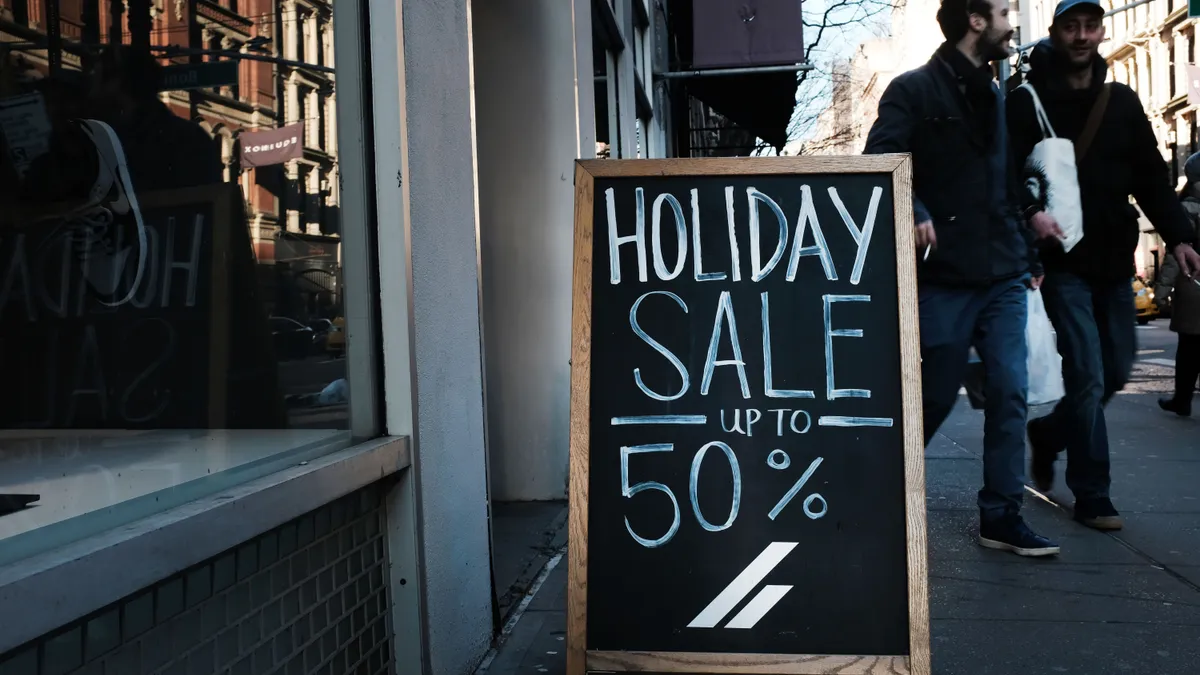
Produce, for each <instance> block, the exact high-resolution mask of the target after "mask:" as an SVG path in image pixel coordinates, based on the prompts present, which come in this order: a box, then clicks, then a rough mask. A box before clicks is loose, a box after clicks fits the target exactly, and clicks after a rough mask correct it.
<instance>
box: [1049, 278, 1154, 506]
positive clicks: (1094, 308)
mask: <svg viewBox="0 0 1200 675" xmlns="http://www.w3.org/2000/svg"><path fill="white" fill-rule="evenodd" d="M1042 297H1043V299H1044V300H1045V301H1046V313H1047V314H1049V315H1050V323H1052V324H1054V331H1055V333H1057V335H1058V353H1059V354H1061V355H1062V358H1063V386H1064V389H1065V390H1066V395H1065V396H1064V397H1063V399H1062V400H1061V401H1059V402H1058V405H1056V406H1055V407H1054V412H1052V413H1050V415H1048V416H1047V417H1044V418H1042V419H1041V420H1039V421H1038V424H1039V426H1041V428H1042V430H1043V432H1042V433H1043V436H1044V438H1045V439H1046V443H1047V446H1048V447H1051V448H1052V449H1053V450H1054V451H1056V452H1060V451H1062V450H1063V449H1064V448H1065V449H1066V451H1067V475H1066V479H1067V487H1069V488H1071V492H1073V493H1074V494H1075V499H1076V500H1088V499H1096V498H1107V497H1108V488H1109V484H1110V483H1111V477H1110V475H1109V460H1108V427H1107V426H1106V425H1105V422H1104V406H1105V404H1107V403H1108V401H1109V399H1111V398H1112V397H1113V395H1114V394H1116V393H1117V392H1118V391H1120V390H1121V389H1122V388H1123V387H1124V386H1125V385H1126V383H1128V382H1129V375H1130V373H1131V372H1132V371H1133V359H1134V355H1135V353H1136V351H1137V337H1136V333H1135V329H1134V307H1133V288H1132V287H1131V286H1130V280H1129V279H1124V280H1117V281H1093V280H1087V279H1083V278H1081V277H1078V276H1075V275H1074V274H1066V273H1061V272H1059V273H1053V274H1047V275H1046V280H1045V282H1044V283H1043V284H1042Z"/></svg>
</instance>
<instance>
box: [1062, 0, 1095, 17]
mask: <svg viewBox="0 0 1200 675" xmlns="http://www.w3.org/2000/svg"><path fill="white" fill-rule="evenodd" d="M1073 9H1085V10H1088V11H1089V12H1092V13H1095V14H1101V15H1103V14H1104V6H1103V5H1101V4H1100V1H1099V0H1062V1H1061V2H1059V3H1058V6H1057V7H1055V8H1054V18H1055V19H1057V18H1058V17H1060V16H1062V15H1063V14H1066V13H1067V12H1069V11H1071V10H1073Z"/></svg>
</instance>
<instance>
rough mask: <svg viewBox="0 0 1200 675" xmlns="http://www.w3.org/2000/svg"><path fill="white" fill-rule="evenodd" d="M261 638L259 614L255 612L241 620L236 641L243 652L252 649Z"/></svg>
mask: <svg viewBox="0 0 1200 675" xmlns="http://www.w3.org/2000/svg"><path fill="white" fill-rule="evenodd" d="M260 640H262V622H261V621H260V620H259V615H258V614H255V615H253V616H249V617H247V618H245V619H244V620H242V622H241V624H239V625H238V643H239V644H240V645H241V646H242V651H243V652H248V651H250V650H251V649H254V647H255V646H257V645H258V643H259V641H260Z"/></svg>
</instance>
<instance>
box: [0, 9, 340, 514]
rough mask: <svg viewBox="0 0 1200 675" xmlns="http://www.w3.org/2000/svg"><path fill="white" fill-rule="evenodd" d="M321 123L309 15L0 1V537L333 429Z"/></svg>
mask: <svg viewBox="0 0 1200 675" xmlns="http://www.w3.org/2000/svg"><path fill="white" fill-rule="evenodd" d="M336 129H337V120H336V87H335V75H334V51H333V12H332V5H331V4H330V3H328V2H324V1H322V0H312V1H310V0H219V1H210V0H112V1H109V0H0V386H2V387H3V389H4V391H5V392H6V396H5V397H4V403H3V405H0V495H9V496H10V497H12V496H13V495H33V496H37V497H38V501H35V502H32V505H31V506H29V507H24V508H23V506H24V505H17V506H12V504H11V503H12V502H13V501H14V500H15V501H22V500H26V498H19V499H18V498H12V499H0V538H4V537H12V536H15V535H18V534H21V533H26V532H29V531H32V530H34V529H36V528H38V527H43V526H46V525H50V524H54V523H59V522H62V521H65V520H69V519H71V518H74V517H77V516H81V515H83V514H85V513H88V512H90V511H92V510H94V509H98V508H101V507H104V506H109V505H112V504H115V503H118V502H123V501H126V500H135V499H137V498H140V497H144V496H146V495H151V494H155V493H157V492H158V491H160V490H163V489H165V488H170V487H172V486H176V485H179V484H182V483H189V482H191V481H195V480H197V479H200V478H207V477H209V476H212V475H214V474H219V473H221V472H223V471H227V470H229V469H232V468H237V467H246V466H249V465H254V464H255V463H260V464H261V463H263V462H264V461H265V460H267V459H269V458H271V457H275V456H280V455H281V453H286V452H293V453H294V452H297V451H300V450H304V449H311V448H314V447H317V446H319V445H320V444H321V443H323V442H325V441H328V440H329V439H336V438H342V437H343V436H344V431H343V430H344V429H346V428H347V426H348V419H347V417H348V416H347V403H348V392H347V387H346V381H345V372H346V369H345V358H344V355H345V350H346V326H345V319H344V315H343V311H342V297H343V289H342V281H341V280H342V268H341V234H342V233H341V223H340V219H339V207H338V204H339V194H338V176H337V145H338V144H337V134H336ZM264 466H266V464H264ZM131 476H132V477H131ZM139 476H140V477H139ZM89 477H90V478H89ZM118 477H119V478H118ZM67 482H70V486H69V487H68V486H67ZM70 491H75V492H76V493H80V491H82V492H83V493H86V496H81V498H79V499H74V500H72V499H69V498H68V493H69V492H70ZM81 494H82V493H81ZM68 502H71V503H68ZM6 513H7V515H2V514H6Z"/></svg>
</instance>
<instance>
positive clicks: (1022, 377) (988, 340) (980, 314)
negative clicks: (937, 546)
mask: <svg viewBox="0 0 1200 675" xmlns="http://www.w3.org/2000/svg"><path fill="white" fill-rule="evenodd" d="M1026 279H1027V277H1026V278H1021V279H1013V280H1009V281H1004V282H1001V283H997V284H995V285H993V286H991V287H986V288H949V287H943V286H933V285H923V286H921V288H920V289H919V295H920V304H921V312H920V313H921V387H922V392H923V394H922V399H923V400H922V404H923V407H924V418H925V444H926V445H928V444H929V441H930V439H932V438H933V435H934V434H935V433H937V430H938V427H940V426H941V425H942V422H945V421H946V417H947V416H948V415H949V414H950V411H951V410H952V409H953V408H954V405H955V403H957V402H958V390H959V388H960V387H961V386H962V382H963V379H964V377H965V375H966V371H967V358H968V355H969V353H970V349H971V347H972V346H974V347H975V351H976V352H978V353H979V357H980V359H982V361H983V367H984V372H985V376H984V377H985V382H984V396H985V398H986V401H985V403H984V415H985V421H984V436H983V489H982V490H980V491H979V516H980V519H981V520H985V521H988V520H994V519H998V518H1002V517H1005V516H1008V515H1015V514H1017V513H1019V512H1020V510H1021V502H1022V498H1023V497H1024V494H1025V474H1024V460H1025V419H1026V414H1027V412H1028V409H1027V407H1026V403H1025V399H1026V394H1027V391H1028V389H1029V372H1028V370H1027V365H1026V360H1027V354H1028V347H1027V345H1026V343H1025V323H1026V321H1027V317H1028V307H1029V304H1028V302H1029V290H1028V288H1027V287H1026V286H1025V282H1026Z"/></svg>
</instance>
